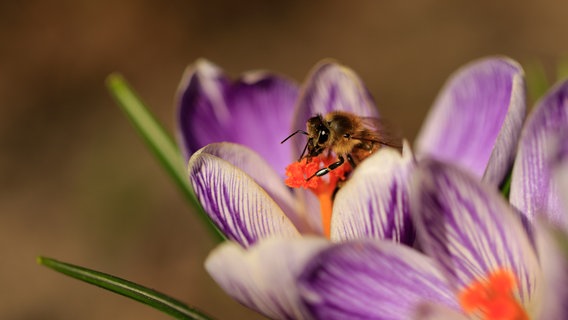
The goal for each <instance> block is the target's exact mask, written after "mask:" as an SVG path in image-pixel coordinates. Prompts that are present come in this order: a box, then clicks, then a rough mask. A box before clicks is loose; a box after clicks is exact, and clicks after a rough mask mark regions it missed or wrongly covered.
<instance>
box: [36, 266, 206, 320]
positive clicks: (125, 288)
mask: <svg viewBox="0 0 568 320" xmlns="http://www.w3.org/2000/svg"><path fill="white" fill-rule="evenodd" d="M37 262H38V264H40V265H43V266H46V267H48V268H50V269H53V270H55V271H57V272H60V273H63V274H65V275H68V276H70V277H72V278H75V279H77V280H81V281H84V282H87V283H90V284H93V285H95V286H97V287H101V288H103V289H106V290H109V291H112V292H114V293H118V294H120V295H123V296H125V297H128V298H130V299H133V300H136V301H139V302H142V303H144V304H146V305H148V306H151V307H153V308H155V309H158V310H160V311H162V312H164V313H166V314H169V315H171V316H173V317H174V318H176V319H195V320H207V319H212V318H211V317H209V316H207V315H205V314H203V313H202V312H201V311H198V310H196V309H194V308H190V307H188V306H187V305H186V304H184V303H183V302H180V301H178V300H176V299H174V298H172V297H169V296H167V295H165V294H163V293H160V292H157V291H155V290H152V289H150V288H146V287H144V286H141V285H139V284H136V283H133V282H130V281H128V280H124V279H121V278H118V277H115V276H111V275H109V274H106V273H102V272H98V271H94V270H91V269H87V268H84V267H79V266H76V265H72V264H69V263H65V262H60V261H57V260H54V259H51V258H46V257H38V258H37Z"/></svg>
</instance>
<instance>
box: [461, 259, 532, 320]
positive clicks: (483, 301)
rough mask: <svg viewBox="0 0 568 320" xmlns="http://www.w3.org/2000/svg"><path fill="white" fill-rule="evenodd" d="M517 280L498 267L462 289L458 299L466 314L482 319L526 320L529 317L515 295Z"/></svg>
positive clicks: (510, 273) (511, 274)
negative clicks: (485, 276)
mask: <svg viewBox="0 0 568 320" xmlns="http://www.w3.org/2000/svg"><path fill="white" fill-rule="evenodd" d="M516 289H517V281H516V280H515V276H514V274H513V273H512V272H511V271H509V270H505V269H499V270H497V271H494V272H492V273H490V274H489V276H488V277H487V278H484V279H481V280H475V281H473V282H472V283H471V284H470V285H469V286H468V287H466V288H465V289H463V291H462V292H461V293H460V295H459V301H460V304H461V306H462V308H463V310H464V311H465V312H466V313H467V314H476V315H478V316H479V319H483V320H528V319H529V317H528V315H527V314H526V312H525V310H524V309H523V307H522V306H521V304H520V303H519V300H518V299H517V298H516V297H515V295H514V292H515V290H516Z"/></svg>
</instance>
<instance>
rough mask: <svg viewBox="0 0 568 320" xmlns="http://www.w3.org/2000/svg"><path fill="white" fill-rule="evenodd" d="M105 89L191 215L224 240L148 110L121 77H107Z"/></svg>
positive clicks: (175, 151)
mask: <svg viewBox="0 0 568 320" xmlns="http://www.w3.org/2000/svg"><path fill="white" fill-rule="evenodd" d="M107 86H108V89H109V90H110V92H111V93H112V95H113V97H114V98H115V100H116V102H117V103H118V105H119V106H120V107H121V109H122V110H123V111H124V112H125V113H126V115H127V116H128V118H129V119H130V121H131V122H132V124H133V125H134V127H135V128H136V129H137V131H138V133H139V134H140V135H141V136H142V138H143V139H144V141H145V142H146V144H147V145H148V147H149V148H150V150H151V151H152V153H153V154H154V155H155V156H156V157H157V158H158V160H159V161H160V163H161V164H162V166H163V167H164V169H166V171H167V172H168V174H169V175H170V176H171V178H172V179H173V180H174V182H175V183H176V185H177V186H178V187H179V189H180V190H181V192H182V194H183V195H184V197H185V198H186V199H187V200H188V202H189V204H190V205H191V207H193V208H194V211H195V212H197V214H198V215H199V217H200V218H201V219H202V220H203V221H204V222H205V223H206V225H207V226H209V227H210V228H211V229H212V231H213V233H214V234H215V237H216V240H218V241H223V240H225V237H224V235H223V234H222V233H221V232H220V231H219V230H218V229H217V228H216V227H215V225H214V224H213V222H212V221H211V219H210V218H209V216H208V215H207V214H206V213H205V211H204V210H203V208H202V207H201V205H200V204H199V201H198V200H197V197H196V196H195V193H194V192H193V190H192V188H191V186H190V184H189V181H188V178H187V173H186V171H185V167H186V166H185V164H184V161H183V157H182V155H181V153H180V152H179V150H178V148H177V145H176V144H175V143H174V142H173V139H172V138H171V137H170V135H168V133H167V132H166V131H165V130H164V128H163V127H162V126H161V125H160V124H159V123H158V121H157V120H156V119H155V118H154V116H153V115H152V113H151V112H150V111H149V110H148V108H146V107H145V106H144V103H143V102H142V101H141V100H140V99H139V98H138V96H137V95H136V93H134V91H133V90H132V89H131V88H130V86H129V85H128V83H127V82H126V80H124V78H123V77H122V76H121V75H119V74H111V75H110V76H109V77H108V78H107Z"/></svg>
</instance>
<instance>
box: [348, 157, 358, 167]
mask: <svg viewBox="0 0 568 320" xmlns="http://www.w3.org/2000/svg"><path fill="white" fill-rule="evenodd" d="M347 162H349V164H350V165H351V168H353V169H355V167H356V165H355V161H353V158H352V157H351V155H350V154H347Z"/></svg>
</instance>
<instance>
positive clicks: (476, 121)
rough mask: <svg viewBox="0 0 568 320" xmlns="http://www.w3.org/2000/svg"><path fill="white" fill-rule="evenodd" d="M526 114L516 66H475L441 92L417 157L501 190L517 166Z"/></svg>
mask: <svg viewBox="0 0 568 320" xmlns="http://www.w3.org/2000/svg"><path fill="white" fill-rule="evenodd" d="M525 109H526V102H525V86H524V80H523V70H522V68H521V66H520V65H519V64H518V63H517V62H515V61H513V60H511V59H507V58H487V59H482V60H479V61H474V62H472V63H470V64H468V65H466V66H465V67H463V68H461V69H460V70H458V71H457V72H456V73H455V74H454V75H453V76H452V77H451V78H450V79H449V80H448V82H447V84H446V85H445V86H444V89H443V90H442V91H441V92H440V95H439V96H438V98H437V100H436V102H435V103H434V106H433V107H432V111H431V112H430V114H429V116H428V118H427V119H426V121H425V123H424V126H423V127H422V130H421V132H420V134H419V135H418V139H417V141H416V153H417V155H418V156H419V157H421V156H429V157H433V158H436V159H439V160H443V161H447V162H452V163H455V164H458V165H459V166H461V167H462V168H465V169H467V170H468V171H470V172H472V173H473V174H475V175H476V176H477V177H479V178H482V177H483V179H484V180H485V181H486V182H488V183H490V184H492V185H498V184H499V183H500V182H501V181H502V179H503V178H504V176H505V174H506V173H507V170H509V167H510V166H511V164H512V162H513V159H514V156H515V153H516V147H517V139H518V136H519V133H520V131H521V126H522V122H523V119H524V116H525Z"/></svg>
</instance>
